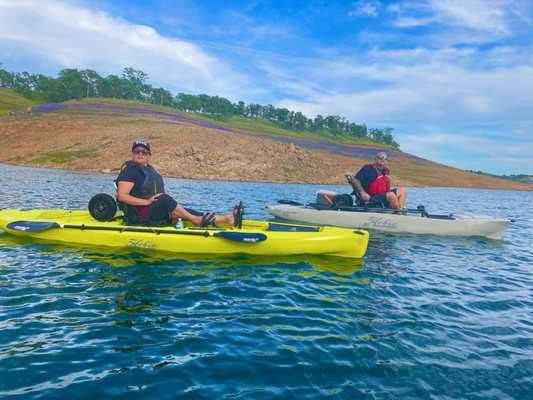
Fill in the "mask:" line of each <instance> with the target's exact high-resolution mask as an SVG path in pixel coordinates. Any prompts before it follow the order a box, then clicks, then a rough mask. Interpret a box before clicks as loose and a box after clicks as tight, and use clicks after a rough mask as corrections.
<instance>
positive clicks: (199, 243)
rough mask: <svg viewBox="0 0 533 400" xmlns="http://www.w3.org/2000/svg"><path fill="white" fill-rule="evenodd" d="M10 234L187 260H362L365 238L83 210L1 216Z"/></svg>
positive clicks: (349, 232) (353, 232) (345, 232)
mask: <svg viewBox="0 0 533 400" xmlns="http://www.w3.org/2000/svg"><path fill="white" fill-rule="evenodd" d="M0 229H2V230H3V231H5V232H6V233H8V234H13V235H19V236H27V237H33V238H36V239H43V240H47V241H52V242H67V243H80V244H90V245H96V246H114V247H126V248H136V249H151V250H162V251H170V252H176V253H189V254H234V253H247V254H257V255H294V254H315V255H320V254H323V255H331V256H339V257H350V258H361V257H363V256H364V254H365V252H366V248H367V246H368V238H369V235H368V232H367V231H364V230H360V229H346V228H335V227H328V226H321V227H318V226H307V225H295V224H288V223H277V222H267V221H253V220H244V221H243V223H242V228H236V227H233V226H228V225H224V224H221V226H220V227H217V228H197V227H194V226H192V225H190V224H189V223H188V222H186V223H185V226H184V227H183V229H179V230H177V229H175V228H174V227H172V226H170V227H146V226H126V225H124V224H123V222H122V220H121V219H117V220H114V221H109V222H102V221H97V220H96V219H94V218H93V217H92V216H91V214H90V213H89V212H88V211H81V210H18V209H8V210H0Z"/></svg>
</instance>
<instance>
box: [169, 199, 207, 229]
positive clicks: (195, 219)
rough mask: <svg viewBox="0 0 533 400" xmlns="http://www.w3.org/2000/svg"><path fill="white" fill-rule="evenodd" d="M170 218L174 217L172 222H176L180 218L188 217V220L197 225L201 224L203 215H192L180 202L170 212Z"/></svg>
mask: <svg viewBox="0 0 533 400" xmlns="http://www.w3.org/2000/svg"><path fill="white" fill-rule="evenodd" d="M170 218H171V219H172V223H174V224H175V223H176V221H177V220H178V218H181V219H186V220H187V221H191V222H192V223H193V224H194V225H196V226H198V225H200V221H201V220H202V217H201V216H197V215H192V214H191V213H190V212H188V211H187V210H186V209H184V208H183V207H182V206H180V205H179V204H178V205H177V206H176V208H174V209H173V210H172V211H171V212H170Z"/></svg>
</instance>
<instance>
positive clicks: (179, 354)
mask: <svg viewBox="0 0 533 400" xmlns="http://www.w3.org/2000/svg"><path fill="white" fill-rule="evenodd" d="M0 173H1V174H2V177H3V179H4V177H5V180H3V187H2V189H0V190H2V193H0V195H1V196H2V201H3V204H4V206H5V207H16V206H17V205H20V204H18V203H19V202H20V199H26V200H27V201H28V202H29V201H30V200H31V204H32V205H34V206H35V207H51V208H62V207H65V206H68V207H74V208H76V207H77V208H85V207H86V203H87V201H88V199H89V198H90V196H91V195H92V194H93V193H95V192H105V191H109V190H108V189H109V187H110V182H109V176H107V175H99V174H77V173H69V172H67V173H64V172H54V171H48V170H40V169H31V168H18V167H10V166H1V165H0ZM80 176H81V177H83V179H79V177H80ZM20 181H24V182H27V183H28V185H27V187H30V188H33V189H32V190H31V191H30V190H28V191H26V189H25V188H24V187H21V185H20V184H19V182H20ZM168 186H169V188H170V189H171V190H175V191H178V190H179V193H180V196H181V199H182V200H181V201H185V202H187V201H189V202H191V203H192V204H199V205H200V206H201V207H206V208H211V207H213V206H214V207H215V208H217V209H221V210H224V209H225V208H226V207H227V204H228V202H230V203H231V202H234V201H236V200H238V199H240V198H243V199H244V200H245V204H246V205H247V210H249V216H251V217H254V218H259V219H266V218H268V216H267V214H266V211H265V210H264V206H265V205H267V204H269V203H271V202H272V201H275V200H276V199H277V198H294V199H299V200H305V196H309V195H310V194H313V193H314V191H315V190H317V189H319V188H324V187H320V186H319V185H271V184H255V183H238V182H215V183H213V182H209V183H206V182H202V181H187V180H169V184H168ZM332 189H333V190H337V191H342V190H343V188H342V187H337V188H335V187H333V188H332ZM50 191H52V192H54V193H58V194H59V195H58V196H55V197H54V199H53V200H52V202H51V203H50V202H49V200H48V199H47V198H46V197H47V196H43V194H46V193H49V192H50ZM453 192H454V193H451V191H449V190H446V189H445V188H434V189H411V190H410V199H412V201H413V202H414V203H415V204H416V203H426V204H427V203H430V200H429V199H432V200H433V203H431V209H432V211H433V212H441V211H456V210H455V209H453V208H454V207H462V206H463V205H464V204H461V203H458V202H457V198H458V197H459V198H461V199H463V200H464V199H468V204H467V205H466V206H464V207H465V208H466V209H467V210H465V211H476V210H479V209H482V210H484V211H486V213H488V214H494V215H500V216H504V217H508V218H515V219H516V220H517V221H516V222H515V223H514V224H512V225H511V226H510V227H509V229H508V231H507V232H506V234H505V236H504V240H503V241H493V240H488V239H486V240H485V239H476V238H474V239H464V238H442V237H431V236H425V237H420V236H416V235H403V236H402V235H392V234H386V233H376V232H373V233H372V236H371V241H370V246H369V250H368V253H367V255H366V256H365V259H364V260H342V259H337V258H333V257H331V258H327V257H259V258H258V257H253V256H235V257H224V258H219V257H216V256H215V257H212V258H209V257H193V256H190V257H189V256H188V257H183V256H179V255H172V254H155V253H153V252H142V251H139V252H131V253H130V252H128V251H122V250H118V251H117V250H106V249H99V248H90V247H89V246H87V247H84V248H80V247H78V246H68V245H54V244H46V243H37V242H34V241H31V240H25V239H21V238H11V237H9V236H6V235H2V234H0V329H1V330H2V335H1V336H0V396H2V398H13V399H15V398H35V399H37V398H39V399H56V398H57V399H59V398H110V397H113V398H127V399H135V398H139V399H141V398H143V399H144V398H169V399H174V398H180V399H182V398H183V399H197V398H247V399H252V398H253V399H271V398H298V399H299V398H309V399H314V398H316V399H322V398H332V399H353V398H365V399H410V398H435V399H436V398H439V399H440V398H442V399H465V398H468V399H526V398H529V396H530V394H531V392H532V388H533V378H532V377H533V322H532V318H531V317H532V315H533V313H532V310H533V300H532V298H533V297H532V294H533V293H532V282H531V273H532V264H531V260H532V259H533V250H532V246H531V239H530V238H531V237H532V235H533V228H532V224H531V220H530V219H529V220H528V219H525V218H524V215H531V212H532V211H533V206H532V205H533V201H532V200H533V198H532V197H533V196H532V195H531V194H530V193H519V192H504V191H482V192H481V191H478V190H466V189H464V190H461V189H459V190H458V191H457V190H454V191H453ZM457 192H460V193H459V194H460V196H458V194H457ZM72 193H77V194H80V193H81V195H80V196H78V195H77V196H74V197H73V196H72ZM6 194H9V196H7V195H6ZM271 196H273V197H271ZM509 198H512V200H513V201H512V204H515V205H516V207H515V208H513V209H509V208H505V207H501V206H499V205H500V204H509ZM481 199H482V200H483V202H481ZM491 207H492V208H491Z"/></svg>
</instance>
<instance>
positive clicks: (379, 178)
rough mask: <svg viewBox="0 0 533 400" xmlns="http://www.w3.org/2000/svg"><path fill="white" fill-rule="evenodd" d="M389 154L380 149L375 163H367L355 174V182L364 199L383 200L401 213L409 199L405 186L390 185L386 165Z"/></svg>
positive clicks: (382, 201)
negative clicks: (395, 186)
mask: <svg viewBox="0 0 533 400" xmlns="http://www.w3.org/2000/svg"><path fill="white" fill-rule="evenodd" d="M388 159H389V156H388V155H387V153H385V152H384V151H380V152H378V153H377V154H376V156H375V158H374V163H372V164H367V165H365V166H364V167H363V168H361V169H360V170H359V172H357V174H355V177H354V178H353V183H354V185H355V187H356V188H357V191H358V192H359V196H360V197H361V199H362V200H363V201H374V202H381V203H383V204H385V205H386V206H388V207H390V208H394V209H396V210H397V211H396V212H397V213H398V214H401V212H402V210H403V208H404V207H405V201H406V200H407V191H406V190H405V189H404V188H394V189H391V187H390V179H389V174H390V171H389V169H388V168H387V167H386V165H387V162H388Z"/></svg>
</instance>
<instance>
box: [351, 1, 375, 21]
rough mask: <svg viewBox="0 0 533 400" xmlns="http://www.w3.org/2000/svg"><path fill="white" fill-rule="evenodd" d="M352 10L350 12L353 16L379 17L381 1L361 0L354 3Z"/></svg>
mask: <svg viewBox="0 0 533 400" xmlns="http://www.w3.org/2000/svg"><path fill="white" fill-rule="evenodd" d="M351 6H352V10H351V11H350V12H349V13H348V16H349V17H351V18H356V17H377V15H378V8H379V3H378V2H377V1H375V0H359V1H358V2H356V3H353V4H352V5H351Z"/></svg>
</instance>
